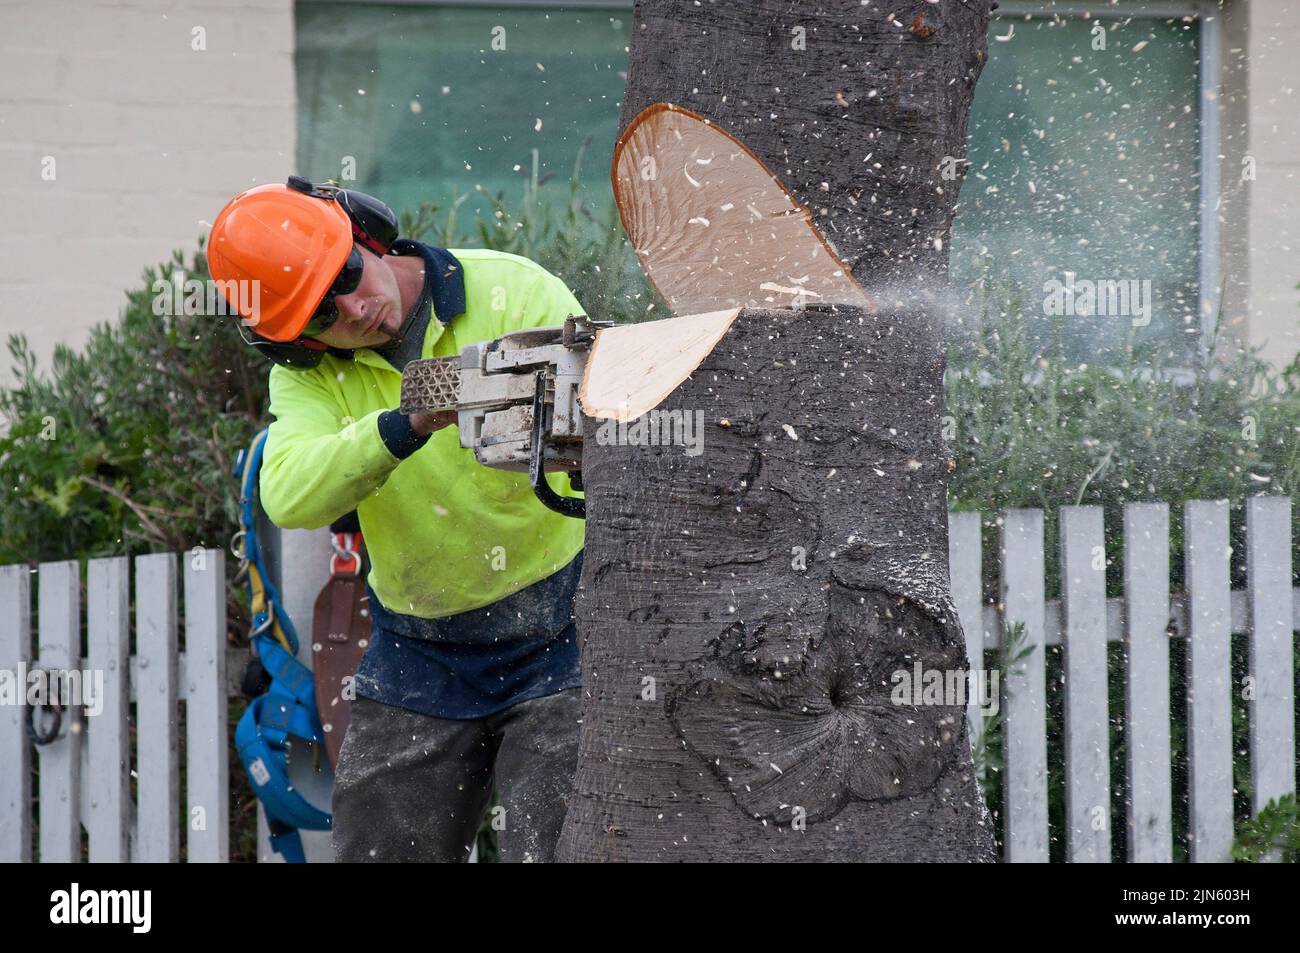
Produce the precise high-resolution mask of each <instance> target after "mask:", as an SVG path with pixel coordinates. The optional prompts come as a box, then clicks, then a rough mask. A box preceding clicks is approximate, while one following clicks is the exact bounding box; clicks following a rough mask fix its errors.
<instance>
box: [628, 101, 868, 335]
mask: <svg viewBox="0 0 1300 953" xmlns="http://www.w3.org/2000/svg"><path fill="white" fill-rule="evenodd" d="M611 178H612V180H613V186H614V198H615V200H616V201H617V203H618V210H619V215H620V216H621V217H622V220H623V227H624V228H625V229H626V230H627V234H628V237H629V238H630V239H631V241H632V247H633V248H634V249H635V250H636V253H637V256H638V257H639V258H640V260H641V267H642V269H644V271H645V273H646V276H647V277H648V278H649V279H650V281H651V282H652V283H653V284H654V286H655V287H656V288H657V289H658V290H659V293H660V294H661V295H663V297H664V300H665V301H667V302H668V305H669V307H670V308H671V309H672V312H673V314H699V313H704V312H711V311H715V310H717V309H719V308H731V307H741V308H783V307H789V306H791V305H802V304H844V305H852V306H856V307H862V308H866V309H868V310H873V309H874V305H873V303H872V301H871V298H870V296H869V295H868V294H867V293H866V292H865V291H864V290H863V289H862V286H861V285H859V284H858V283H857V282H856V281H855V280H854V278H853V274H852V272H851V271H850V270H849V268H848V266H847V265H845V264H844V262H842V261H841V260H840V259H839V257H838V256H837V255H836V254H835V252H834V251H833V250H832V249H831V247H830V246H829V245H828V244H827V243H826V241H825V239H824V238H823V237H822V235H821V233H820V232H818V230H817V229H816V227H815V226H814V225H813V222H812V215H811V214H810V213H809V211H808V209H806V208H804V207H803V206H801V205H800V204H799V203H798V202H796V201H795V200H794V198H793V197H792V196H791V195H790V193H789V192H787V191H786V189H785V187H784V186H783V185H782V184H781V182H780V180H778V179H777V178H776V177H775V176H774V175H772V173H771V172H770V171H769V170H768V168H767V166H765V165H764V164H763V163H762V161H760V160H759V158H758V157H757V156H755V155H754V153H753V152H751V151H750V150H749V149H748V148H747V147H746V146H745V145H744V144H743V143H741V142H740V141H739V140H738V139H736V138H735V137H734V136H731V135H730V134H728V133H727V132H726V131H725V130H723V129H721V128H720V127H719V126H717V125H715V124H713V123H711V122H709V121H707V120H706V119H704V117H702V116H699V115H697V114H696V113H693V112H691V111H690V110H689V109H683V108H682V107H680V106H675V105H673V104H672V103H656V104H655V105H653V106H649V107H647V108H646V109H644V110H642V112H641V113H639V114H638V115H637V117H636V118H635V119H633V120H632V122H631V123H629V124H628V127H627V129H626V130H625V131H624V133H623V135H622V136H621V137H620V138H619V140H618V142H617V143H616V144H615V146H614V162H613V168H612V170H611Z"/></svg>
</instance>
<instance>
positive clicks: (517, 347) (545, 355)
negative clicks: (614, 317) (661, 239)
mask: <svg viewBox="0 0 1300 953" xmlns="http://www.w3.org/2000/svg"><path fill="white" fill-rule="evenodd" d="M611 324H612V322H609V321H591V320H588V319H587V318H586V316H583V315H579V316H576V317H575V316H573V315H570V316H569V317H568V318H567V319H566V320H565V322H564V324H563V325H560V326H558V327H549V328H528V329H526V330H522V331H515V332H512V333H511V334H507V335H505V336H504V337H500V338H497V339H496V340H494V341H483V342H481V343H478V344H470V345H467V346H466V347H465V348H464V349H463V350H462V351H461V352H460V354H459V355H455V356H451V357H435V358H429V359H427V360H420V361H412V362H410V363H409V364H408V365H407V366H406V369H405V371H403V373H402V400H401V411H402V413H404V414H411V413H421V412H427V413H433V412H445V411H452V410H454V411H456V422H457V425H458V429H459V430H460V445H461V446H462V447H464V448H465V449H467V450H472V451H473V452H474V458H475V459H476V460H477V461H478V462H479V463H480V464H482V465H483V466H485V467H493V468H494V469H498V470H512V471H516V472H526V473H528V474H529V477H530V482H531V483H532V486H533V491H534V492H535V493H536V494H537V496H538V498H539V499H541V501H542V502H543V503H545V504H546V505H547V506H549V507H550V508H551V509H554V510H556V511H558V512H561V513H564V514H565V515H568V516H581V515H582V501H581V500H579V499H573V498H569V497H561V496H559V495H557V494H556V493H555V492H554V491H553V490H551V488H550V486H549V485H547V483H546V480H545V473H546V472H547V471H554V470H561V471H565V472H568V473H569V474H571V479H573V476H576V480H573V483H574V486H575V488H580V487H581V474H582V409H581V408H580V407H579V405H578V389H579V387H580V386H581V385H582V374H583V371H584V370H585V368H586V366H587V357H588V355H589V354H590V353H591V345H592V342H593V341H594V340H595V336H596V331H597V330H598V329H600V328H603V327H609V326H610V325H611Z"/></svg>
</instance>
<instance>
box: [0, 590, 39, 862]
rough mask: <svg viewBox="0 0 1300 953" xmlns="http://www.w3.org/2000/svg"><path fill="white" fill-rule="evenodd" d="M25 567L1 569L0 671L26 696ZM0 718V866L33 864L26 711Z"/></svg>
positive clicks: (28, 624)
mask: <svg viewBox="0 0 1300 953" xmlns="http://www.w3.org/2000/svg"><path fill="white" fill-rule="evenodd" d="M31 578H32V577H31V572H30V570H28V568H27V567H26V566H0V669H6V670H8V671H11V672H13V673H14V691H15V692H20V693H22V694H23V697H24V698H25V696H26V691H27V685H26V682H25V680H20V679H19V678H18V677H17V676H18V673H19V672H20V671H22V670H23V669H24V668H26V667H27V666H29V665H30V664H31V661H32V582H31ZM3 708H4V712H3V714H0V765H4V768H5V769H4V770H3V771H0V863H4V864H25V863H28V862H30V861H31V859H32V746H31V742H30V741H29V740H28V738H27V726H26V717H25V716H26V714H27V709H26V706H25V705H22V704H13V705H5V706H3Z"/></svg>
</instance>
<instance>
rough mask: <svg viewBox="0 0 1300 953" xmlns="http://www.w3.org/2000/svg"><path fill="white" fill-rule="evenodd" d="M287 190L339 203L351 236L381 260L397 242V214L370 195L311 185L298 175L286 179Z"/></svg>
mask: <svg viewBox="0 0 1300 953" xmlns="http://www.w3.org/2000/svg"><path fill="white" fill-rule="evenodd" d="M286 185H288V186H289V188H291V189H293V190H294V191H296V192H301V193H303V194H304V195H310V196H312V197H313V198H318V199H325V200H327V201H334V202H338V203H339V208H341V209H343V211H344V212H346V213H347V216H348V220H349V221H351V223H352V237H353V238H354V239H356V240H357V241H358V242H360V243H361V244H362V245H365V246H366V247H367V248H369V249H370V250H371V251H372V252H374V253H375V254H376V255H379V256H380V257H381V258H382V257H383V256H384V255H387V254H388V250H389V249H390V248H392V247H393V242H395V241H397V237H398V236H397V215H396V214H394V212H393V210H392V209H391V208H389V207H388V206H387V205H385V204H384V203H383V202H381V201H379V199H377V198H375V197H374V196H373V195H367V194H366V193H365V192H356V191H353V190H352V189H335V188H333V187H330V186H319V185H313V184H312V182H311V180H310V179H305V178H303V177H302V176H300V175H291V176H289V181H288V182H287V183H286Z"/></svg>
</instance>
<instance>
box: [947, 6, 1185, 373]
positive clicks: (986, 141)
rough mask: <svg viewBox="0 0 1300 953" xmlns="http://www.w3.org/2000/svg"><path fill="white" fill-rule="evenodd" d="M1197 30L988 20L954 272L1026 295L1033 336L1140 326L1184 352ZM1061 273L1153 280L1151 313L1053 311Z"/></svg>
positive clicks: (1082, 348) (1094, 344) (1071, 345)
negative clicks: (1050, 305)
mask: <svg viewBox="0 0 1300 953" xmlns="http://www.w3.org/2000/svg"><path fill="white" fill-rule="evenodd" d="M1099 35H1101V36H1104V38H1105V49H1104V50H1101V49H1096V48H1095V47H1096V46H1097V45H1099V42H1098V39H1097V38H1098V36H1099ZM999 37H1002V38H1004V39H999ZM1198 40H1199V29H1198V23H1197V21H1196V20H1193V19H1191V18H1188V19H1187V20H1184V19H1182V18H1159V19H1157V18H1147V17H1123V18H1120V17H1105V18H1094V19H1083V18H1080V17H1070V18H1061V19H1053V18H1033V19H1030V20H1026V19H1025V18H1024V17H1023V16H1012V17H995V19H994V23H993V25H992V29H991V30H990V33H989V60H988V63H987V64H986V65H985V67H984V72H983V75H982V76H981V77H980V81H979V85H978V86H977V87H976V91H975V101H974V103H973V105H972V109H971V115H970V121H969V125H968V127H967V133H968V146H967V149H968V151H967V159H968V160H969V162H970V163H971V164H970V166H969V167H968V171H967V176H966V181H965V184H964V185H963V187H962V191H961V196H960V199H959V204H958V214H957V219H956V222H955V223H954V228H953V239H952V277H953V280H954V281H955V282H957V283H959V284H960V285H964V286H967V287H970V286H972V283H974V282H978V281H980V280H989V281H991V282H993V283H994V284H995V285H998V286H1000V288H1001V290H1000V291H999V293H1001V294H1007V293H1009V294H1011V295H1014V296H1016V297H1018V298H1019V300H1020V304H1021V307H1020V311H1021V313H1022V314H1024V315H1025V316H1026V318H1027V319H1028V320H1027V323H1028V325H1029V331H1030V333H1031V334H1032V335H1034V336H1035V337H1037V338H1038V340H1039V341H1046V340H1047V339H1048V338H1049V337H1050V336H1051V335H1053V334H1056V333H1059V334H1060V335H1061V340H1062V343H1063V345H1064V347H1065V350H1066V353H1067V354H1070V355H1071V356H1077V357H1079V358H1081V359H1089V358H1092V359H1096V357H1097V356H1098V355H1099V353H1101V352H1109V353H1110V354H1116V353H1118V352H1119V350H1120V349H1121V348H1123V347H1124V345H1125V342H1126V339H1127V337H1128V335H1130V334H1131V335H1132V338H1133V343H1134V347H1135V349H1136V350H1137V352H1139V353H1142V354H1144V355H1146V356H1148V357H1150V356H1154V355H1155V354H1156V353H1159V354H1160V355H1162V356H1163V357H1164V358H1165V360H1166V362H1167V363H1168V362H1173V363H1178V364H1182V363H1186V362H1187V360H1188V359H1189V358H1190V355H1191V354H1192V353H1193V352H1194V350H1195V347H1196V345H1197V344H1198V343H1199V334H1200V330H1201V305H1200V301H1199V295H1200V281H1201V278H1200V271H1199V250H1200V242H1201V237H1200V212H1199V203H1200V119H1201V117H1200V111H1199V108H1198V100H1199V95H1198V93H1199V89H1200V81H1199V71H1198V70H1199V52H1198ZM1067 272H1069V273H1071V274H1073V275H1074V277H1075V281H1076V282H1083V281H1093V282H1097V281H1116V282H1121V281H1122V282H1130V283H1131V282H1132V281H1138V282H1150V285H1149V288H1150V298H1149V303H1150V305H1151V310H1150V314H1149V315H1141V314H1132V313H1130V314H1121V315H1100V314H1095V313H1094V314H1093V315H1091V316H1086V315H1077V314H1075V315H1071V314H1069V313H1068V312H1067V314H1065V315H1062V316H1061V318H1060V320H1058V321H1053V320H1052V315H1050V314H1047V313H1046V309H1045V307H1044V305H1045V298H1046V297H1047V293H1046V291H1045V289H1044V285H1045V284H1046V283H1047V282H1049V281H1052V280H1053V279H1054V280H1056V281H1059V282H1061V283H1062V284H1065V283H1066V282H1067V281H1068V279H1067V277H1066V273H1067ZM1080 287H1081V286H1080ZM1144 287H1145V286H1143V285H1141V284H1139V285H1138V286H1136V289H1135V290H1137V291H1138V293H1139V294H1141V292H1142V290H1143V289H1144ZM1053 290H1055V288H1054V287H1053ZM1055 297H1056V302H1055V303H1056V304H1061V303H1063V302H1062V300H1061V299H1062V297H1064V295H1063V294H1058V295H1057V296H1055ZM995 300H996V298H995ZM1073 301H1075V302H1077V303H1079V304H1086V302H1085V301H1084V300H1083V299H1082V296H1080V295H1077V294H1076V295H1074V296H1073ZM1137 303H1138V302H1130V307H1129V309H1128V310H1129V311H1130V312H1132V311H1134V310H1135V308H1134V305H1135V304H1137ZM1070 310H1073V309H1070ZM1148 318H1149V323H1143V322H1144V321H1146V320H1147V319H1148Z"/></svg>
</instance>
